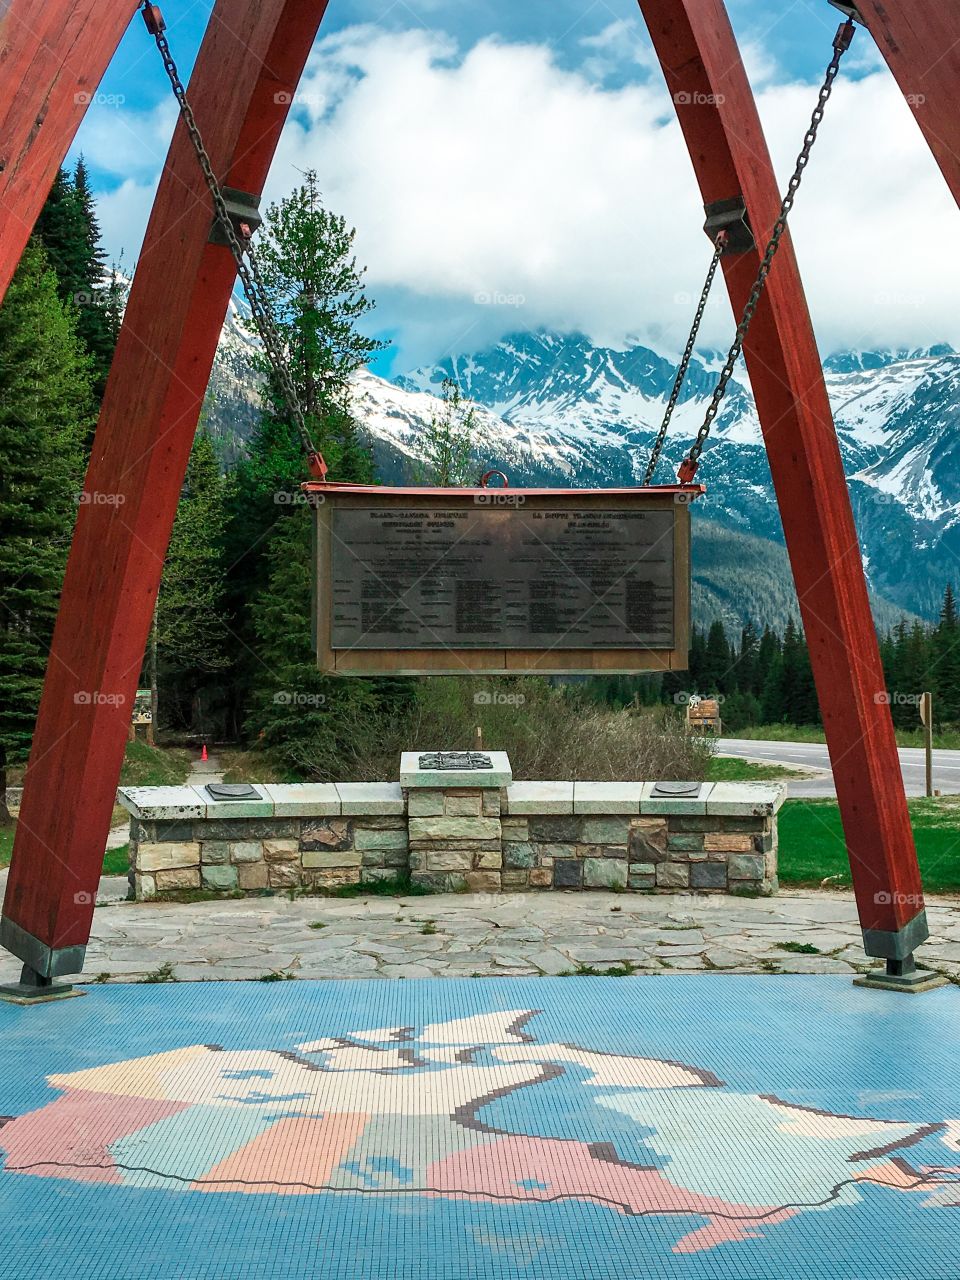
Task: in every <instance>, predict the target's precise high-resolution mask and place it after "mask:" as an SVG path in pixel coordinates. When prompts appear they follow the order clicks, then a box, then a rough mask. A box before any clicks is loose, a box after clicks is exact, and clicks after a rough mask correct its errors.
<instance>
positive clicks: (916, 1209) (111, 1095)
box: [0, 974, 960, 1280]
mask: <svg viewBox="0 0 960 1280" xmlns="http://www.w3.org/2000/svg"><path fill="white" fill-rule="evenodd" d="M958 1014H960V991H958V990H957V988H955V987H949V988H944V989H943V990H940V991H936V992H932V993H930V994H927V995H925V996H922V997H912V996H903V995H899V994H892V993H883V992H876V991H868V990H863V989H861V988H854V987H853V986H852V985H851V984H850V981H849V979H847V978H845V977H843V976H836V977H834V976H822V977H821V976H816V977H814V976H790V977H788V976H773V975H771V976H764V977H748V976H731V975H727V976H720V975H713V974H689V975H675V976H674V975H671V976H668V977H657V978H643V979H632V978H631V979H623V980H616V979H604V978H572V979H522V978H521V979H503V980H483V981H437V980H432V981H426V982H409V981H408V982H377V981H374V982H356V983H352V982H327V983H310V982H290V983H277V984H260V983H197V984H175V985H174V984H171V985H146V986H119V985H118V986H104V987H94V988H91V989H89V991H88V994H87V995H86V996H85V997H84V998H83V999H82V1000H73V1001H66V1002H64V1003H62V1004H50V1005H46V1006H43V1007H40V1008H35V1009H22V1008H19V1007H15V1006H11V1005H0V1117H2V1127H0V1237H2V1251H0V1276H2V1277H3V1278H4V1280H28V1277H29V1280H33V1278H34V1277H38V1276H51V1277H53V1276H58V1277H59V1276H64V1277H67V1276H69V1277H70V1278H71V1280H101V1278H104V1280H127V1278H128V1277H129V1278H130V1280H133V1278H134V1277H136V1278H137V1280H214V1278H217V1280H219V1278H220V1277H224V1278H229V1280H234V1278H237V1280H239V1278H240V1277H243V1278H244V1280H247V1278H249V1280H280V1278H281V1277H282V1278H284V1280H286V1278H287V1277H305V1276H309V1277H315V1278H316V1280H332V1278H333V1277H337V1278H338V1280H339V1278H341V1277H350V1278H351V1280H379V1278H380V1277H384V1280H386V1278H387V1277H389V1278H390V1280H407V1277H410V1280H413V1277H420V1276H422V1275H429V1276H431V1278H432V1280H464V1278H467V1277H469V1278H471V1280H472V1278H474V1277H476V1278H477V1280H506V1278H507V1277H510V1278H520V1280H526V1278H527V1277H529V1278H530V1280H534V1278H536V1280H543V1278H545V1277H550V1280H581V1278H583V1280H627V1277H629V1278H630V1280H634V1278H636V1277H641V1276H643V1277H651V1278H654V1280H659V1278H660V1277H669V1278H670V1280H694V1278H696V1280H728V1278H732V1277H736V1278H738V1280H773V1278H774V1277H776V1278H777V1280H809V1278H811V1277H816V1278H818V1280H820V1278H829V1280H866V1278H867V1277H870V1278H871V1280H872V1278H873V1277H878V1278H879V1277H895V1278H897V1280H908V1278H910V1280H912V1278H913V1277H918V1278H919V1277H922V1278H923V1280H957V1277H958V1276H960V1262H958V1256H960V1255H958V1252H957V1247H956V1240H957V1239H958V1237H960V1089H958V1076H960V1065H958V1064H960V1017H958Z"/></svg>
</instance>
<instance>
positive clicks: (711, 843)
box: [703, 831, 753, 853]
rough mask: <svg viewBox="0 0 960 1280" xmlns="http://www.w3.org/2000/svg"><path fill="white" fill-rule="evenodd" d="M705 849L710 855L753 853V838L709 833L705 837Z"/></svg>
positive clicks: (723, 833)
mask: <svg viewBox="0 0 960 1280" xmlns="http://www.w3.org/2000/svg"><path fill="white" fill-rule="evenodd" d="M703 847H704V848H705V849H706V851H707V852H708V853H751V852H752V851H753V836H748V835H731V834H730V833H729V832H726V831H720V832H709V831H708V832H707V833H706V835H704V837H703Z"/></svg>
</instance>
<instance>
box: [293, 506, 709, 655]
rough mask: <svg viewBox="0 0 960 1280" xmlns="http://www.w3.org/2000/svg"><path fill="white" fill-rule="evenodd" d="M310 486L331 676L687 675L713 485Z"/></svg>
mask: <svg viewBox="0 0 960 1280" xmlns="http://www.w3.org/2000/svg"><path fill="white" fill-rule="evenodd" d="M304 488H305V490H306V492H307V494H308V495H309V498H310V500H311V502H312V503H313V504H314V508H315V512H316V534H317V537H316V560H317V574H316V584H317V590H316V609H315V617H316V640H317V654H318V663H319V666H320V669H321V670H323V671H327V672H335V673H338V674H341V675H372V674H375V673H380V674H393V675H464V674H500V675H504V674H510V673H513V674H518V673H523V672H538V673H540V674H544V675H562V674H574V673H584V674H587V673H590V672H622V673H627V674H629V673H632V672H638V671H648V670H675V669H678V670H683V669H685V668H686V665H687V654H688V648H689V633H690V505H689V504H690V502H691V501H692V500H693V499H694V498H695V497H697V496H699V495H700V494H701V493H702V492H703V489H702V487H701V486H686V487H681V486H672V485H671V486H663V487H657V488H652V489H563V490H555V489H426V488H410V489H387V488H381V487H373V486H361V485H335V484H326V483H319V482H317V483H310V484H308V485H305V486H304Z"/></svg>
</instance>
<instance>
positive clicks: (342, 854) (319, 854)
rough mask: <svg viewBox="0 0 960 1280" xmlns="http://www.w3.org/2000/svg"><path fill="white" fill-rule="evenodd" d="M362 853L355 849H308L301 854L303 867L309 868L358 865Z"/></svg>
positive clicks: (318, 868)
mask: <svg viewBox="0 0 960 1280" xmlns="http://www.w3.org/2000/svg"><path fill="white" fill-rule="evenodd" d="M361 859H362V854H361V852H360V850H357V849H339V850H338V849H310V850H307V851H306V852H305V854H303V855H302V863H303V867H308V868H310V869H311V870H320V869H328V868H332V867H360V863H361Z"/></svg>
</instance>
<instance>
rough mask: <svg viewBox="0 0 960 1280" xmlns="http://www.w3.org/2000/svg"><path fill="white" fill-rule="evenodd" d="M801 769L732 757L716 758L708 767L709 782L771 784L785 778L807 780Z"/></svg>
mask: <svg viewBox="0 0 960 1280" xmlns="http://www.w3.org/2000/svg"><path fill="white" fill-rule="evenodd" d="M805 777H807V774H805V773H804V772H803V771H802V770H800V769H786V768H784V767H783V766H782V765H779V764H754V763H753V761H752V760H737V759H735V758H734V757H732V756H714V757H713V758H712V760H711V761H710V763H709V765H708V766H707V781H708V782H769V781H771V780H773V781H778V780H780V779H784V778H805Z"/></svg>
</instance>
